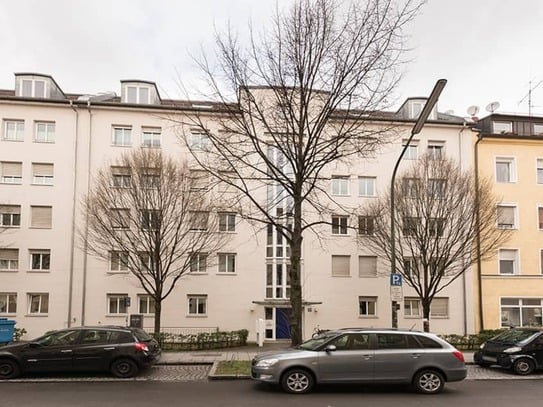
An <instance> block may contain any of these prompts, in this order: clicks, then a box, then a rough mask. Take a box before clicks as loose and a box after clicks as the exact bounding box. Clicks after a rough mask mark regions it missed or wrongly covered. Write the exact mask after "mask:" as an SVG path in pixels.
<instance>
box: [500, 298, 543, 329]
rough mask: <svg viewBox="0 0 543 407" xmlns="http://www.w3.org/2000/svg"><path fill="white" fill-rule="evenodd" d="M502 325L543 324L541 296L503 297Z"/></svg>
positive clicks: (501, 303) (501, 301)
mask: <svg viewBox="0 0 543 407" xmlns="http://www.w3.org/2000/svg"><path fill="white" fill-rule="evenodd" d="M500 306H501V326H502V327H504V328H510V327H522V326H541V325H542V322H543V321H542V319H541V315H542V311H543V307H542V304H541V298H502V299H501V300H500Z"/></svg>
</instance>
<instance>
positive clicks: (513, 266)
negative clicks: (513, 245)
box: [498, 249, 519, 275]
mask: <svg viewBox="0 0 543 407" xmlns="http://www.w3.org/2000/svg"><path fill="white" fill-rule="evenodd" d="M498 259H499V272H500V274H505V275H514V274H518V272H519V265H518V250H516V249H500V250H499V251H498Z"/></svg>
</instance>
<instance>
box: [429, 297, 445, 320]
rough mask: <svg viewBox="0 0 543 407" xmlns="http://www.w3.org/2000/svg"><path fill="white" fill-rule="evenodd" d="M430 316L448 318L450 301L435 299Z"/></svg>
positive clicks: (441, 298) (443, 298)
mask: <svg viewBox="0 0 543 407" xmlns="http://www.w3.org/2000/svg"><path fill="white" fill-rule="evenodd" d="M430 316H431V317H433V318H447V317H448V316H449V299H448V298H445V297H434V299H433V300H432V304H431V305H430Z"/></svg>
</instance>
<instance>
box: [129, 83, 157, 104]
mask: <svg viewBox="0 0 543 407" xmlns="http://www.w3.org/2000/svg"><path fill="white" fill-rule="evenodd" d="M149 90H150V89H149V88H148V87H147V86H127V87H126V102H127V103H141V104H149V103H151V100H150V97H149V95H150V92H149Z"/></svg>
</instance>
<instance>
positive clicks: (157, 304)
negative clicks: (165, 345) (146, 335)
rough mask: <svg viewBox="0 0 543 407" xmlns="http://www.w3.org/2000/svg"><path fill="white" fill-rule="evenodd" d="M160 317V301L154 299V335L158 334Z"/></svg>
mask: <svg viewBox="0 0 543 407" xmlns="http://www.w3.org/2000/svg"><path fill="white" fill-rule="evenodd" d="M161 316H162V300H157V299H155V328H154V331H155V334H157V335H159V334H160V321H161Z"/></svg>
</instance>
